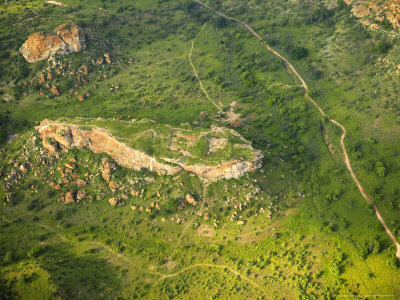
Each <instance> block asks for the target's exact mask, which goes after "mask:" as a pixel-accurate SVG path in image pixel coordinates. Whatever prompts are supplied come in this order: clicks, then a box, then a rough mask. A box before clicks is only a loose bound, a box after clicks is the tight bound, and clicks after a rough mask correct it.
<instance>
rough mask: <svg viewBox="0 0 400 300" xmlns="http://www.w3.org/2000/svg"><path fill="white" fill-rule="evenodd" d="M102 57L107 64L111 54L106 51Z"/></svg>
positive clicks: (109, 61)
mask: <svg viewBox="0 0 400 300" xmlns="http://www.w3.org/2000/svg"><path fill="white" fill-rule="evenodd" d="M104 58H105V60H106V62H107V63H108V64H111V56H110V54H108V53H107V52H106V53H104Z"/></svg>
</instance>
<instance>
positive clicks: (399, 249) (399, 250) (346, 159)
mask: <svg viewBox="0 0 400 300" xmlns="http://www.w3.org/2000/svg"><path fill="white" fill-rule="evenodd" d="M195 1H196V2H197V3H199V4H201V5H203V6H205V7H207V8H208V9H211V10H213V11H215V10H214V9H212V8H211V7H209V6H208V5H207V4H205V3H203V2H201V1H200V0H195ZM215 13H216V14H217V15H219V16H221V17H223V18H226V19H228V20H232V21H235V22H238V23H239V24H241V25H243V26H244V27H245V28H246V29H247V30H248V31H249V32H250V33H251V34H252V35H254V36H255V37H256V38H258V39H259V40H260V41H261V42H262V44H263V45H264V46H265V47H266V48H267V49H268V50H269V51H270V52H272V53H273V54H275V55H276V56H277V57H279V58H280V59H282V60H283V62H284V63H285V64H286V65H287V66H288V67H289V68H290V69H291V70H292V72H293V73H294V74H295V75H296V77H297V78H298V79H299V80H300V82H301V85H302V86H303V88H304V90H305V92H306V93H305V95H304V96H305V97H306V98H307V99H308V100H309V101H310V102H311V103H312V104H313V105H314V106H315V107H316V108H317V109H318V110H319V112H320V113H321V115H322V116H323V117H325V118H326V119H327V120H328V121H329V122H331V123H333V124H335V125H336V126H338V127H339V128H340V129H341V130H342V136H341V137H340V145H341V148H342V152H343V156H344V162H345V164H346V167H347V169H348V171H349V173H350V175H351V177H352V179H353V181H354V182H355V183H356V185H357V187H358V189H359V191H360V193H361V194H362V196H363V197H364V199H365V200H366V201H367V202H368V203H369V204H370V205H371V206H372V208H373V209H374V211H375V214H376V217H377V218H378V220H379V222H381V224H382V226H383V227H384V228H385V231H386V233H387V235H388V236H389V238H390V239H391V240H392V242H393V243H394V244H395V246H396V256H397V258H399V259H400V244H399V243H398V242H397V240H396V238H395V236H394V235H393V233H392V232H391V231H390V229H389V227H388V226H387V225H386V223H385V221H384V219H383V218H382V215H381V214H380V212H379V210H378V208H377V206H376V205H375V203H374V202H373V201H372V200H371V198H369V196H368V195H367V193H366V192H365V190H364V188H363V187H362V185H361V184H360V182H359V181H358V179H357V177H356V175H355V174H354V171H353V168H352V166H351V163H350V159H349V156H348V154H347V150H346V146H345V144H344V139H345V137H346V134H347V131H346V128H345V127H344V126H343V125H342V124H340V123H339V122H337V121H336V120H334V119H331V118H329V117H327V116H326V113H325V112H324V111H323V110H322V108H321V107H320V106H319V105H318V104H317V103H316V102H315V101H314V99H312V98H311V97H310V95H309V94H308V91H309V89H308V86H307V84H306V82H305V81H304V79H303V78H302V77H301V76H300V74H299V73H298V72H297V70H296V69H295V68H294V67H293V65H292V64H291V63H290V62H289V61H288V60H287V59H286V58H285V57H283V56H282V55H280V54H279V53H278V52H276V51H275V50H274V49H272V48H271V47H270V46H269V45H268V44H267V42H266V41H264V40H263V38H262V37H261V36H260V35H258V34H257V33H256V32H255V31H254V30H253V29H252V28H251V27H250V26H249V25H248V24H246V23H245V22H243V21H241V20H238V19H235V18H232V17H228V16H226V15H224V14H223V13H221V12H218V11H215Z"/></svg>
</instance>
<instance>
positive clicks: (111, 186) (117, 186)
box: [108, 181, 119, 190]
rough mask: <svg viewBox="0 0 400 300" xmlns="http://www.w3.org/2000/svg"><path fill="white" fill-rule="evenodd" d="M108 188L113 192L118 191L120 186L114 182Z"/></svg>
mask: <svg viewBox="0 0 400 300" xmlns="http://www.w3.org/2000/svg"><path fill="white" fill-rule="evenodd" d="M108 186H109V187H110V189H112V190H116V189H118V188H119V184H118V183H116V182H114V181H110V183H109V184H108Z"/></svg>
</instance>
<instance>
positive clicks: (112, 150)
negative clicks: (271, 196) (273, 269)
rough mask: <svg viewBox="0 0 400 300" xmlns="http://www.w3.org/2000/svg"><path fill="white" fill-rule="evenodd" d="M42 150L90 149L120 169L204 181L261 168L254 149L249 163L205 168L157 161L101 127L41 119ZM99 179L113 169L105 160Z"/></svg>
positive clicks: (168, 161)
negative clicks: (181, 174) (85, 127)
mask: <svg viewBox="0 0 400 300" xmlns="http://www.w3.org/2000/svg"><path fill="white" fill-rule="evenodd" d="M35 129H36V130H37V131H38V133H39V135H40V138H41V139H42V143H43V146H44V148H46V149H47V150H48V151H49V152H51V153H54V152H55V151H57V149H58V148H61V149H62V150H64V151H67V150H68V149H71V148H77V149H83V148H89V149H91V150H92V151H93V152H94V153H106V154H108V155H109V156H110V157H111V158H112V159H114V160H115V162H116V163H117V164H119V165H120V166H122V167H125V168H129V169H134V170H137V171H139V170H143V169H146V170H149V171H151V172H157V174H160V175H164V174H168V175H176V174H177V173H179V172H181V171H182V170H186V171H188V172H190V173H193V174H195V175H196V176H198V177H200V178H203V179H205V180H207V181H214V180H218V179H230V178H239V177H241V176H243V175H244V174H245V173H247V172H253V171H255V170H257V169H258V168H260V167H261V165H262V158H263V154H262V153H261V151H258V150H254V149H253V150H254V153H253V158H252V159H251V160H244V159H235V160H229V161H226V162H223V163H221V164H219V165H216V166H207V165H200V164H195V165H186V164H184V163H183V162H181V161H177V160H173V159H168V158H160V159H156V158H154V157H151V156H149V155H147V154H146V153H144V152H142V151H138V150H135V149H133V148H131V147H129V146H128V145H126V144H124V143H122V142H120V141H119V140H118V139H116V138H115V137H113V136H111V134H110V133H109V132H108V131H106V130H104V129H101V128H94V129H92V130H83V129H81V128H79V126H78V125H75V124H67V123H58V122H53V121H50V120H43V121H42V122H41V123H40V125H39V126H37V127H36V128H35ZM102 163H103V170H102V177H103V178H104V179H105V180H106V181H110V173H111V170H112V169H113V168H112V166H109V165H108V162H106V161H104V162H102Z"/></svg>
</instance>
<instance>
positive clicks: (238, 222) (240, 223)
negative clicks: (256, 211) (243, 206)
mask: <svg viewBox="0 0 400 300" xmlns="http://www.w3.org/2000/svg"><path fill="white" fill-rule="evenodd" d="M236 224H238V225H244V221H242V220H240V221H237V223H236Z"/></svg>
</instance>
